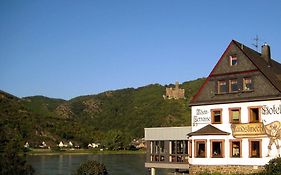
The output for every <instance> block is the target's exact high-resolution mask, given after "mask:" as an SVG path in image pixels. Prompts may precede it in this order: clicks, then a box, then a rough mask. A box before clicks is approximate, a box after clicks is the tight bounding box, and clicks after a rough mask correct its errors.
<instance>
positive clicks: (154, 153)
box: [150, 141, 165, 162]
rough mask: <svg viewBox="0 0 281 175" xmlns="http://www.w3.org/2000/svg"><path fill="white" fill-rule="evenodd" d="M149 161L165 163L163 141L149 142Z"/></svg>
mask: <svg viewBox="0 0 281 175" xmlns="http://www.w3.org/2000/svg"><path fill="white" fill-rule="evenodd" d="M150 154H151V155H150V159H151V161H156V162H159V161H165V156H164V154H165V144H164V141H152V142H150Z"/></svg>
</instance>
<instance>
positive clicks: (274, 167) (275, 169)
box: [265, 157, 281, 175]
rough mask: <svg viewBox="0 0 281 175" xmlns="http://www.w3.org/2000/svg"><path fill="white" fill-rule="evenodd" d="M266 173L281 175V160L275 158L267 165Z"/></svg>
mask: <svg viewBox="0 0 281 175" xmlns="http://www.w3.org/2000/svg"><path fill="white" fill-rule="evenodd" d="M265 171H266V174H268V175H280V172H281V158H280V157H278V158H275V159H272V160H270V161H269V162H268V164H267V165H265Z"/></svg>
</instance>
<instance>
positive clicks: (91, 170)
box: [74, 160, 108, 175]
mask: <svg viewBox="0 0 281 175" xmlns="http://www.w3.org/2000/svg"><path fill="white" fill-rule="evenodd" d="M107 174H108V173H107V170H106V168H105V165H104V164H102V163H99V162H97V161H94V160H88V161H86V162H84V163H82V164H81V165H80V167H79V168H78V169H77V171H76V174H74V175H107Z"/></svg>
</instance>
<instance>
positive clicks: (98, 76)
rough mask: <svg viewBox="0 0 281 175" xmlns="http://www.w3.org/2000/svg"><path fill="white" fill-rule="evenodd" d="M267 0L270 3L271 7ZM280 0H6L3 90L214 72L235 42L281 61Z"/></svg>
mask: <svg viewBox="0 0 281 175" xmlns="http://www.w3.org/2000/svg"><path fill="white" fill-rule="evenodd" d="M265 3H266V4H265ZM280 8H281V1H279V0H268V1H261V0H256V1H254V0H249V1H245V0H236V1H225V0H214V1H208V0H204V1H203V0H196V1H188V0H118V1H117V0H81V1H78V0H76V1H74V0H58V1H57V0H40V1H39V0H25V1H21V0H18V1H16V0H1V1H0V66H1V69H0V89H1V90H4V91H6V92H9V93H12V94H14V95H16V96H19V97H25V96H33V95H44V96H48V97H55V98H63V99H71V98H73V97H76V96H80V95H88V94H97V93H100V92H104V91H107V90H115V89H122V88H128V87H134V88H137V87H141V86H145V85H148V84H153V83H159V84H162V85H165V84H170V83H174V82H175V81H179V82H184V81H189V80H194V79H197V78H200V77H206V76H208V75H209V73H210V71H211V70H212V68H213V67H214V65H215V64H216V62H217V61H218V59H219V58H220V57H221V55H222V53H223V51H224V50H225V49H226V47H227V45H228V44H229V42H230V41H231V40H232V39H235V40H237V41H239V42H241V43H243V44H245V45H247V46H250V47H252V48H253V46H252V44H253V43H254V40H253V38H254V37H255V36H256V35H258V36H259V37H260V45H261V44H263V43H264V42H267V43H268V44H269V45H270V46H271V51H272V53H271V55H272V57H273V58H275V60H277V61H279V62H281V32H280V31H281V10H280Z"/></svg>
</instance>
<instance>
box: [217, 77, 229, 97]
mask: <svg viewBox="0 0 281 175" xmlns="http://www.w3.org/2000/svg"><path fill="white" fill-rule="evenodd" d="M218 93H219V94H224V93H227V86H226V81H225V80H220V81H218Z"/></svg>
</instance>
